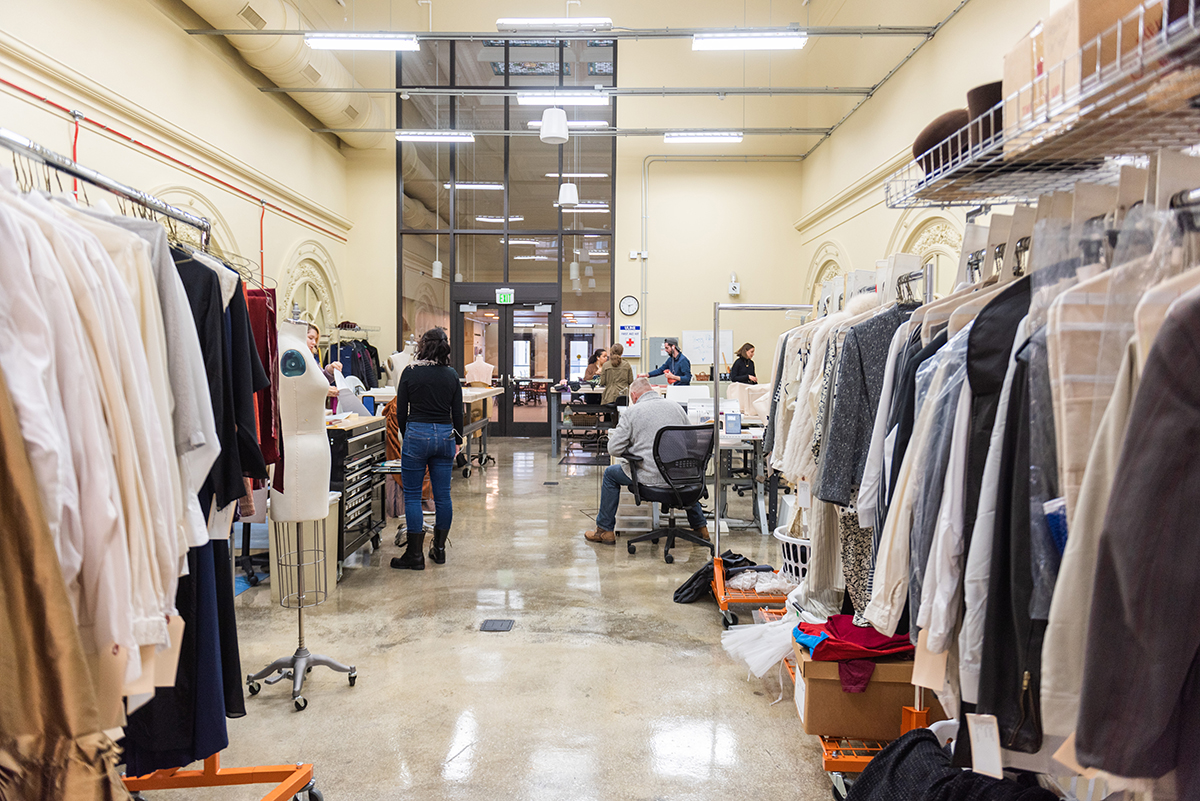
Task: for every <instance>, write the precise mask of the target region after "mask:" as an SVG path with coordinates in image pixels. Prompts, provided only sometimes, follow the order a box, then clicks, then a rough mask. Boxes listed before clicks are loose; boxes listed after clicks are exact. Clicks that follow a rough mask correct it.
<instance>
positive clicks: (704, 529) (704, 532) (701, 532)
mask: <svg viewBox="0 0 1200 801" xmlns="http://www.w3.org/2000/svg"><path fill="white" fill-rule="evenodd" d="M692 531H694V532H696V533H697V534H699V535H700V539H702V540H704V541H705V542H712V540H710V539H709V538H708V526H701V527H700V528H694V529H692Z"/></svg>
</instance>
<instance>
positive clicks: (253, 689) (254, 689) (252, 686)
mask: <svg viewBox="0 0 1200 801" xmlns="http://www.w3.org/2000/svg"><path fill="white" fill-rule="evenodd" d="M246 689H248V690H249V691H250V694H251V695H258V693H259V691H260V690H262V685H261V684H259V683H258V682H257V681H248V682H246Z"/></svg>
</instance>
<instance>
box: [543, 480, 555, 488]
mask: <svg viewBox="0 0 1200 801" xmlns="http://www.w3.org/2000/svg"><path fill="white" fill-rule="evenodd" d="M542 486H543V487H557V486H558V482H557V481H543V482H542Z"/></svg>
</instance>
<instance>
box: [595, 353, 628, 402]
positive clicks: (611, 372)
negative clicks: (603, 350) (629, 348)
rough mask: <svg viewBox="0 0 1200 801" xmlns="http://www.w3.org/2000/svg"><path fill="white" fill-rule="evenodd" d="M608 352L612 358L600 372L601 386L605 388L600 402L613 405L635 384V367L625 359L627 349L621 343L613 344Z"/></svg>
mask: <svg viewBox="0 0 1200 801" xmlns="http://www.w3.org/2000/svg"><path fill="white" fill-rule="evenodd" d="M608 351H609V353H611V354H612V358H611V359H609V360H608V361H607V362H606V363H605V365H604V369H602V370H601V371H600V386H602V387H604V394H603V395H602V396H601V397H600V402H601V403H603V404H609V405H612V404H616V403H617V400H618V399H619V398H623V397H625V393H627V392H629V385H630V384H632V383H633V367H632V366H631V365H630V364H629V362H627V361H625V359H624V358H623V357H624V355H625V348H624V347H623V346H622V345H621V343H620V342H615V343H613V346H612V347H611V348H609V349H608Z"/></svg>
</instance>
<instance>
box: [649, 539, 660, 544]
mask: <svg viewBox="0 0 1200 801" xmlns="http://www.w3.org/2000/svg"><path fill="white" fill-rule="evenodd" d="M650 542H652V543H654V544H655V545H658V540H657V539H653V540H650Z"/></svg>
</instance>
